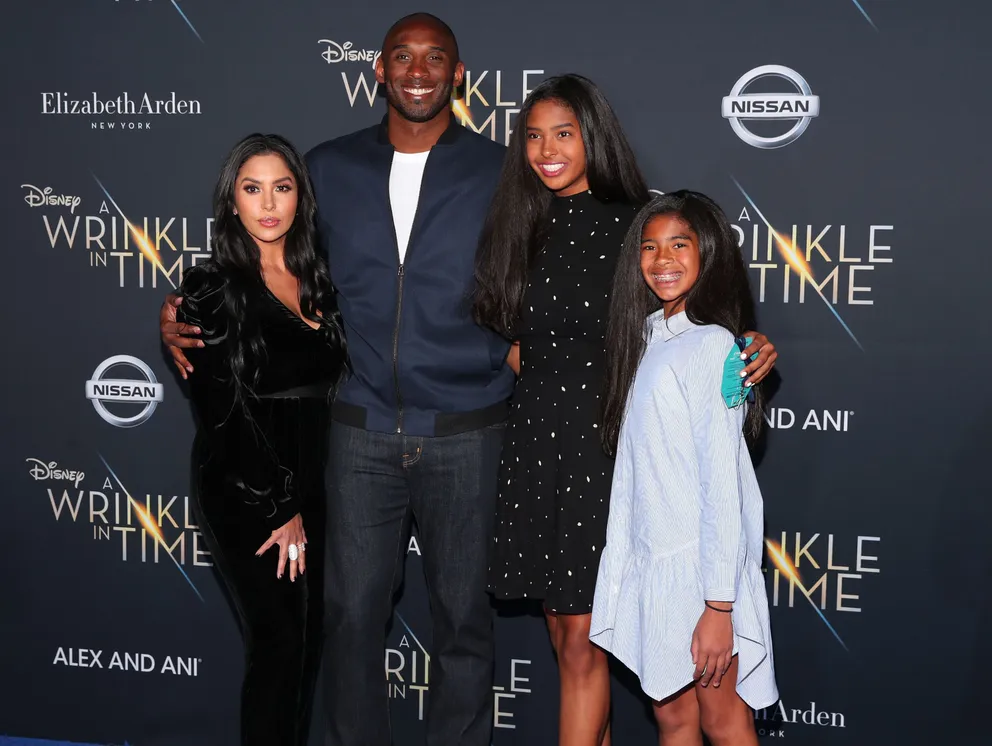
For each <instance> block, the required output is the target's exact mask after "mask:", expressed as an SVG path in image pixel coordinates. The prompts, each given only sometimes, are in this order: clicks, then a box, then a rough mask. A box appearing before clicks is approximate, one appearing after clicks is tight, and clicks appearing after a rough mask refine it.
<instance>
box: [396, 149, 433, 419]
mask: <svg viewBox="0 0 992 746" xmlns="http://www.w3.org/2000/svg"><path fill="white" fill-rule="evenodd" d="M432 150H433V148H432ZM394 153H395V151H394ZM429 163H430V156H428V157H427V163H424V173H423V175H422V176H421V178H420V194H419V195H418V196H417V209H416V210H415V211H414V213H413V224H412V225H411V226H410V237H409V239H408V240H407V244H406V256H404V258H403V261H401V262H400V263H399V267H398V268H397V270H396V277H397V290H396V326H395V327H394V328H393V385H394V387H395V391H396V434H397V435H401V434H402V433H403V394H402V393H401V392H400V316H401V315H402V313H403V277H404V275H405V273H404V269H403V264H404V262H405V261H406V260H407V259H409V258H410V249H412V248H413V236H414V234H415V233H416V230H417V218H419V217H420V210H421V208H422V207H423V197H424V181H425V180H426V178H427V166H428V164H429ZM391 171H392V166H391V165H390V172H391ZM386 204H387V205H389V215H390V220H389V224H390V226H391V227H392V229H393V245H394V246H395V247H396V255H397V258H399V253H400V242H399V237H398V236H397V235H396V223H395V222H394V221H393V219H392V214H393V201H392V199H390V197H389V184H388V179H387V184H386Z"/></svg>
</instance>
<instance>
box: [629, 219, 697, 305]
mask: <svg viewBox="0 0 992 746" xmlns="http://www.w3.org/2000/svg"><path fill="white" fill-rule="evenodd" d="M641 274H642V275H643V276H644V281H645V282H646V283H647V284H648V287H650V288H651V292H653V293H654V294H655V295H657V296H658V298H659V299H660V300H661V302H662V305H663V306H664V309H665V316H666V317H669V316H671V315H672V314H675V313H678V312H679V311H682V310H684V309H685V295H686V293H688V292H689V290H690V289H691V288H692V286H693V285H695V284H696V280H697V279H698V278H699V237H698V236H696V232H695V231H694V230H693V229H692V228H691V227H690V226H689V224H688V223H686V222H685V221H684V220H683V219H682V218H681V217H679V216H678V215H671V214H670V215H657V216H655V217H653V218H651V219H650V220H649V221H648V222H647V224H646V225H645V226H644V230H643V232H642V233H641Z"/></svg>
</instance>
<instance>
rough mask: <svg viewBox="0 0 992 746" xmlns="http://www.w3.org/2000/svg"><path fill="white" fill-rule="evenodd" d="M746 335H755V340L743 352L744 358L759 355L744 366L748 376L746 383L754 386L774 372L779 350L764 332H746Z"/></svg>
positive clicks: (747, 358)
mask: <svg viewBox="0 0 992 746" xmlns="http://www.w3.org/2000/svg"><path fill="white" fill-rule="evenodd" d="M744 336H745V337H753V338H754V341H753V342H752V343H751V344H749V345H748V346H747V347H746V348H745V349H744V352H743V353H742V354H743V355H744V357H742V358H741V359H742V360H750V358H751V355H753V354H754V353H756V352H757V353H758V357H757V358H756V359H755V360H753V361H752V362H749V363H748V364H747V366H746V367H745V368H744V373H745V374H746V375H747V376H748V378H747V380H745V381H744V383H745V385H748V386H753V385H754V384H756V383H760V382H761V380H762V379H763V378H764V377H765V376H767V375H768V374H769V373H771V372H772V368H774V367H775V361H776V360H777V359H778V352H776V350H775V345H773V344H772V343H771V342H769V341H768V337H766V336H765V335H764V334H759V333H758V332H744Z"/></svg>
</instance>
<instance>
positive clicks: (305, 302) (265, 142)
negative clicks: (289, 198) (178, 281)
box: [201, 133, 344, 394]
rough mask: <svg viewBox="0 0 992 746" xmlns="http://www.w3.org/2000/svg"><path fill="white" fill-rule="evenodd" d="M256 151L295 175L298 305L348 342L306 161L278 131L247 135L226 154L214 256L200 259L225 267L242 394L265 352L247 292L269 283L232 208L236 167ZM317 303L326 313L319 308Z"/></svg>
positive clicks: (289, 261)
mask: <svg viewBox="0 0 992 746" xmlns="http://www.w3.org/2000/svg"><path fill="white" fill-rule="evenodd" d="M257 155H278V156H279V157H280V158H282V159H283V160H284V161H285V162H286V165H287V166H288V167H289V170H290V172H292V174H293V179H294V180H295V181H296V195H297V206H296V209H297V212H296V218H295V219H294V220H293V225H292V226H291V227H290V229H289V231H288V232H287V233H286V245H285V249H284V256H285V259H284V260H285V263H286V269H287V270H289V272H290V273H291V274H292V275H293V276H294V277H295V278H296V279H297V280H298V281H299V283H300V310H301V312H302V313H303V315H304V316H306V317H307V318H308V319H310V320H312V321H316V322H318V323H321V324H324V325H325V326H326V328H327V331H328V332H329V333H331V334H333V335H336V337H337V339H336V342H338V343H340V344H341V345H342V346H343V344H344V335H343V331H342V326H341V318H340V314H339V313H338V311H337V305H336V304H334V303H333V294H334V289H333V287H332V285H331V278H330V275H329V274H328V271H327V264H326V263H325V262H324V259H323V258H322V257H321V256H320V255H319V254H318V253H317V238H316V228H315V216H316V213H317V201H316V199H315V198H314V194H313V187H312V185H311V184H310V178H309V174H308V172H307V167H306V163H305V162H304V160H303V157H302V156H301V155H300V153H299V151H297V150H296V148H295V147H293V145H292V144H291V143H290V142H289V141H288V140H286V139H285V138H283V137H280V136H279V135H262V134H258V133H255V134H252V135H248V137H246V138H244V139H243V140H241V142H239V143H238V144H237V145H235V146H234V148H233V149H232V150H231V152H230V153H229V154H228V156H227V158H226V160H225V161H224V165H223V166H222V167H221V170H220V175H219V176H218V177H217V185H216V186H215V187H214V198H213V206H214V223H213V235H212V242H213V252H212V258H211V261H210V262H207V263H206V264H205V265H201V266H204V267H205V268H207V270H208V271H216V272H219V273H221V275H222V276H223V278H224V283H223V287H224V301H223V309H222V310H223V312H224V315H225V317H226V318H227V319H228V323H229V324H230V326H229V329H228V331H229V335H228V344H229V345H230V348H231V349H230V364H231V373H232V375H233V380H234V381H235V383H236V384H237V388H238V389H239V394H242V393H243V392H242V391H241V389H242V388H246V389H250V388H251V387H253V386H254V384H255V383H257V378H258V366H257V365H255V366H250V367H251V368H252V369H253V372H252V375H250V376H247V375H246V371H247V370H248V369H249V366H248V365H247V361H248V360H249V359H251V360H256V361H257V360H260V359H261V358H262V357H263V356H264V355H265V342H264V340H263V339H262V336H261V333H260V330H259V328H258V323H257V314H256V313H255V312H254V310H253V309H252V307H251V304H250V303H249V297H251V296H252V295H254V294H255V293H257V292H258V291H259V290H263V289H264V287H265V282H264V280H263V278H262V264H261V252H260V251H259V248H258V245H257V244H256V243H255V239H253V238H252V237H251V235H250V234H249V233H248V231H247V230H245V227H244V225H243V224H242V223H241V219H240V218H239V217H238V216H237V215H236V214H235V212H234V193H235V191H234V190H235V189H236V187H237V184H236V182H237V179H238V172H239V171H240V170H241V167H242V166H244V164H245V163H246V162H247V161H248V159H250V158H253V157H254V156H257ZM211 265H212V266H211ZM329 301H330V302H329ZM318 309H320V310H321V311H322V312H323V316H320V315H318V314H317V311H318Z"/></svg>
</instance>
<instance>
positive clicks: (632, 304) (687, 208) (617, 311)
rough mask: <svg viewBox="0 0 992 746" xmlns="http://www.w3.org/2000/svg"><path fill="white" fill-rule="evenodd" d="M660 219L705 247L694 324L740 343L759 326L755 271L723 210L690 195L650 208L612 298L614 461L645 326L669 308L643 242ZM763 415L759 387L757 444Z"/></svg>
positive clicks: (754, 426)
mask: <svg viewBox="0 0 992 746" xmlns="http://www.w3.org/2000/svg"><path fill="white" fill-rule="evenodd" d="M658 215H677V216H678V217H680V218H681V219H682V220H684V221H685V222H686V223H688V224H689V226H690V227H691V228H692V230H693V231H694V232H695V234H696V236H697V237H698V239H699V242H698V246H699V277H698V278H697V279H696V282H695V284H694V285H693V286H692V288H690V290H689V292H688V293H687V294H686V297H685V312H686V315H687V316H688V317H689V320H690V321H692V322H694V323H696V324H716V325H717V326H722V327H723V328H724V329H726V330H727V331H729V332H730V333H731V334H733V335H734V336H735V337H737V336H741V335H742V334H744V332H745V331H747V330H749V329H753V328H754V326H755V317H754V299H753V298H752V296H751V286H750V283H749V281H748V276H747V268H746V267H745V266H744V258H743V257H742V256H741V252H740V249H739V248H738V246H737V237H736V235H735V234H734V231H733V229H732V228H731V227H730V221H729V220H727V216H726V215H724V214H723V210H721V209H720V206H719V205H717V204H716V203H715V202H714V201H713V200H711V199H710V198H709V197H707V196H706V195H705V194H700V193H699V192H690V191H678V192H672V193H671V194H665V195H662V196H660V197H656V198H654V199H653V200H651V202H649V203H648V204H646V205H645V206H644V207H643V208H642V209H641V211H640V212H639V213H638V214H637V217H635V218H634V222H633V224H632V225H631V226H630V230H629V231H628V232H627V237H626V238H625V240H624V246H623V253H622V254H621V255H620V258H619V260H618V261H617V269H616V273H615V275H614V277H613V292H612V294H611V296H610V316H609V321H608V322H607V331H606V387H605V393H604V396H603V427H602V438H603V446H604V447H605V448H606V451H607V453H610V454H616V449H617V440H618V438H619V436H620V424H621V422H622V421H623V416H624V411H625V409H626V406H627V397H628V395H629V393H630V387H631V384H632V383H633V381H634V374H635V373H636V371H637V366H638V365H639V364H640V362H641V356H642V355H643V354H644V349H645V347H646V345H647V341H646V339H645V320H646V319H647V317H648V316H649V315H650V314H651V313H653V312H655V311H657V310H658V309H660V308H661V301H660V300H659V299H658V297H657V296H656V295H655V294H654V293H653V292H652V291H651V289H650V288H649V287H648V284H647V283H646V282H645V281H644V276H643V275H642V273H641V236H642V233H643V231H644V227H645V226H646V225H647V223H648V221H649V220H651V219H652V218H654V217H657V216H658ZM727 352H728V354H729V352H730V350H727ZM762 409H763V399H762V392H761V388H760V387H755V401H754V402H753V403H751V404H750V405H749V406H748V411H747V419H746V421H745V426H744V430H745V434H746V435H748V436H749V439H753V438H755V437H757V435H758V433H759V432H760V430H761V424H762Z"/></svg>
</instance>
